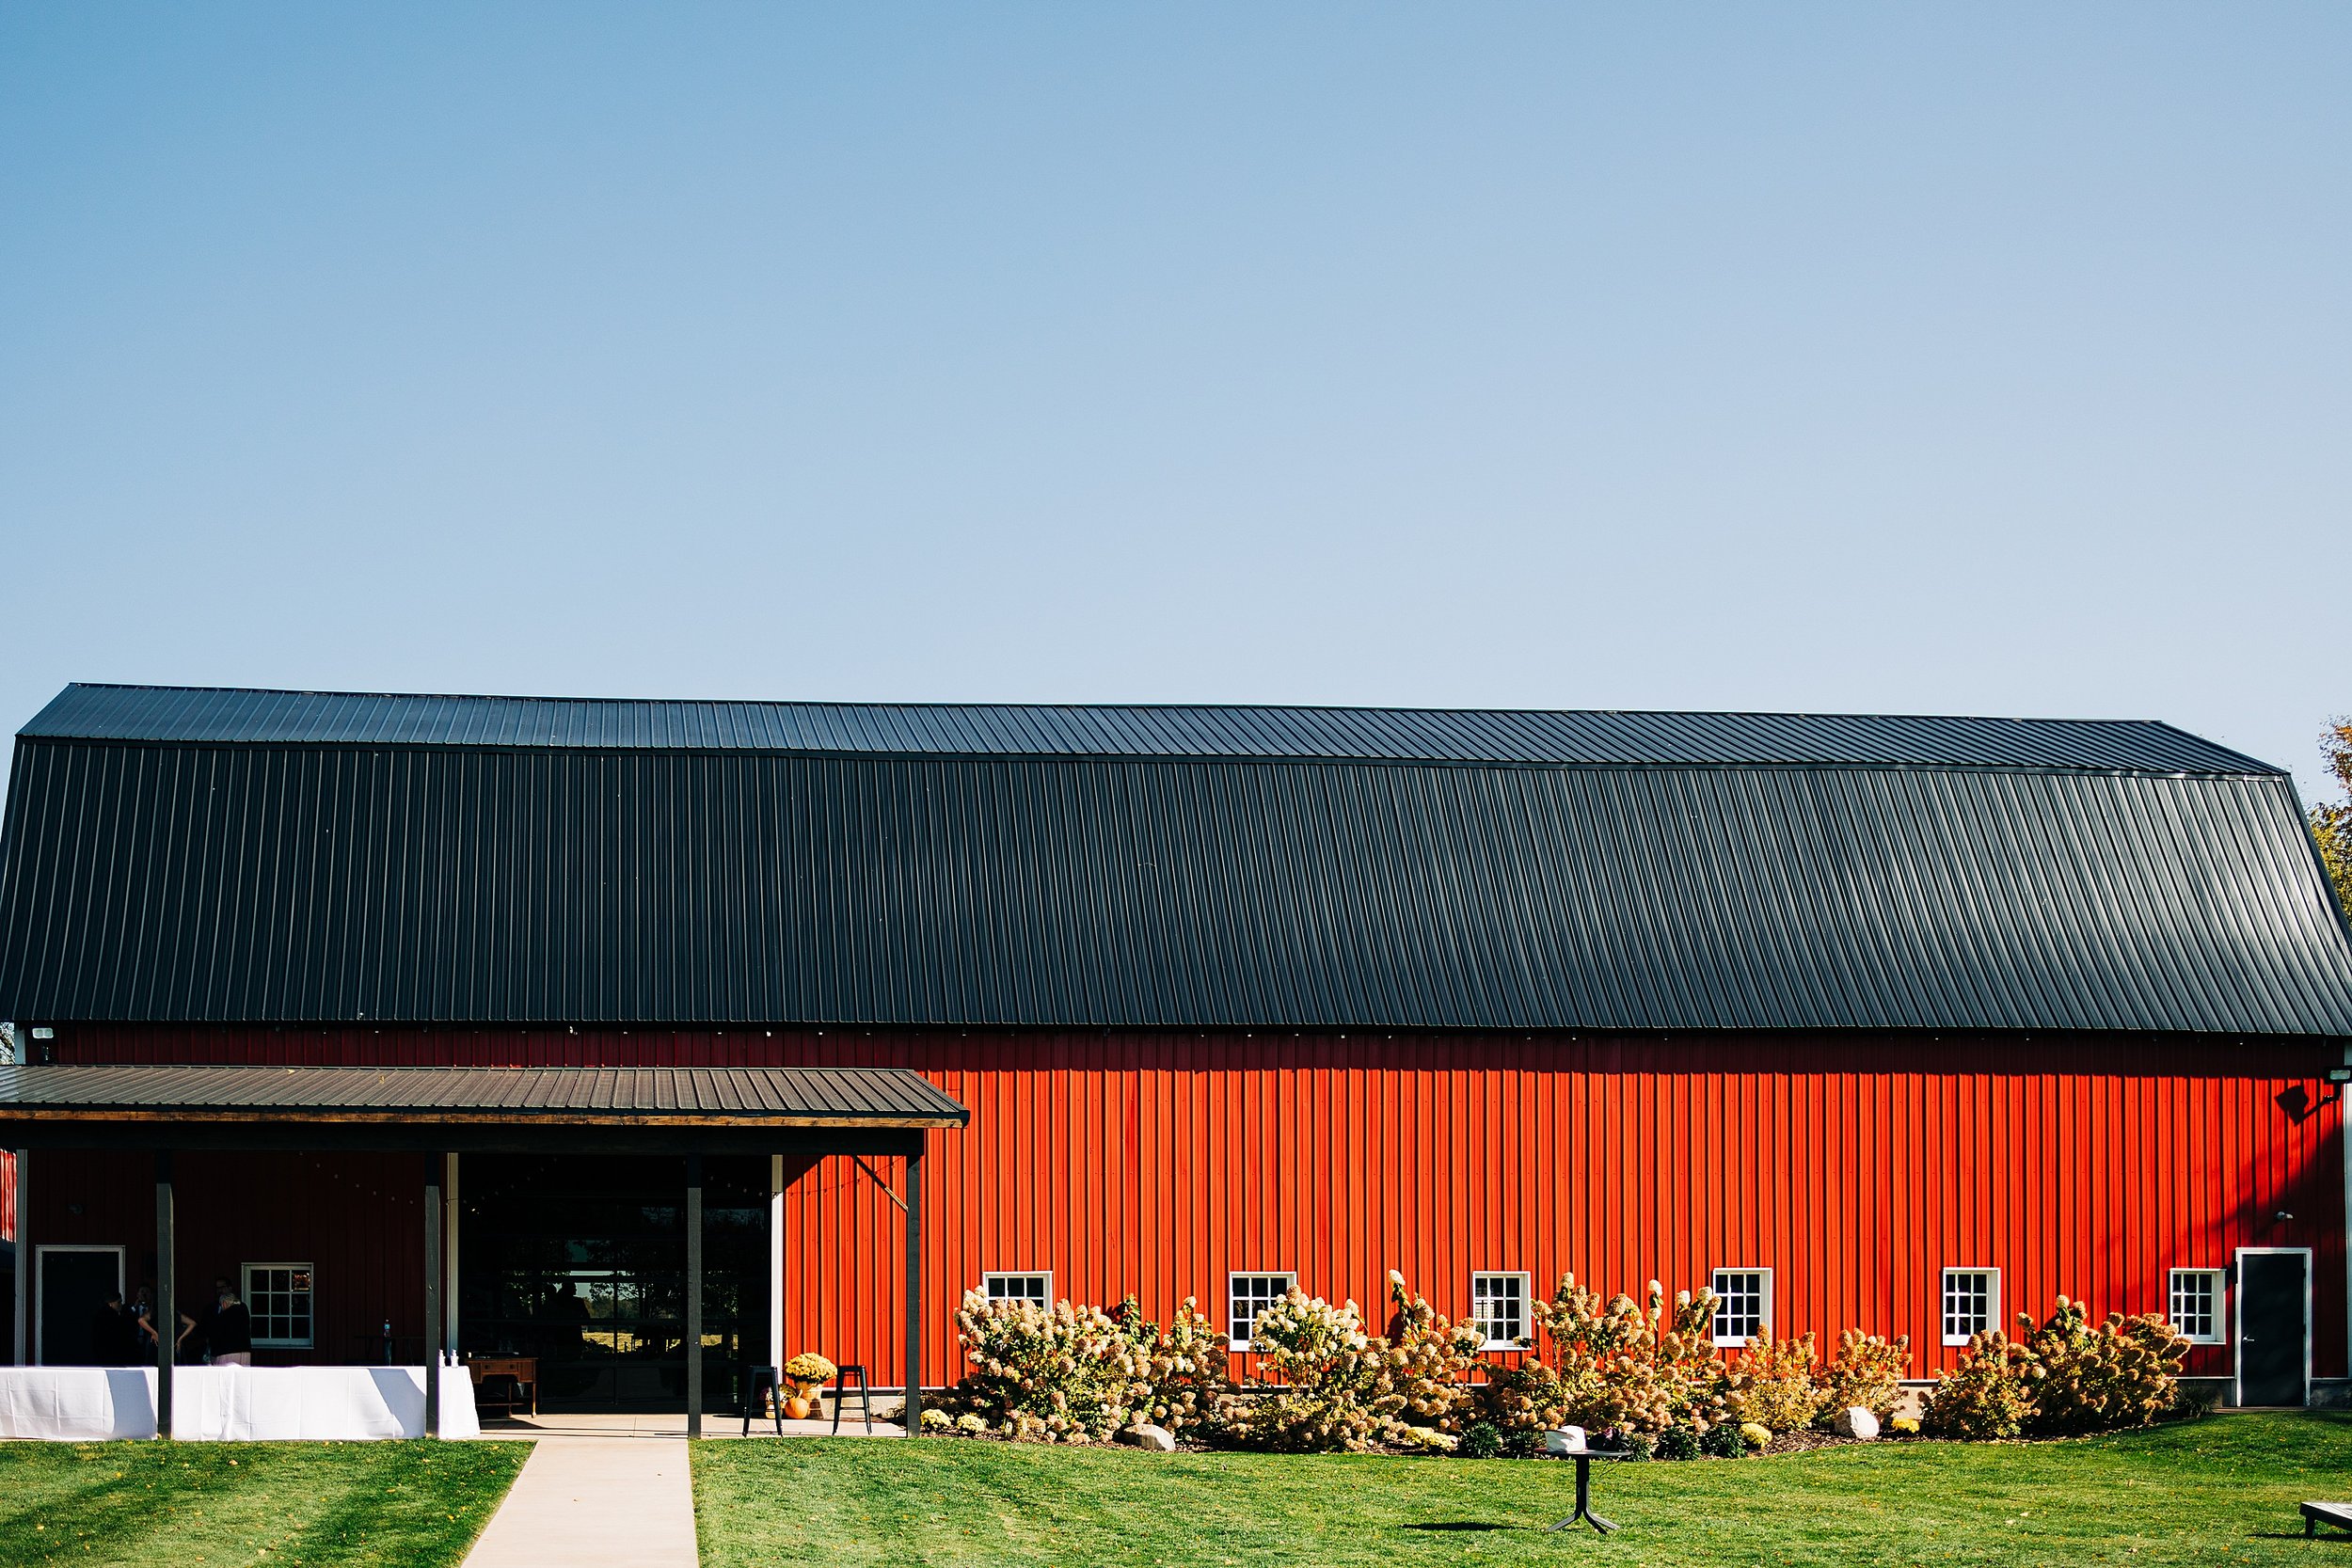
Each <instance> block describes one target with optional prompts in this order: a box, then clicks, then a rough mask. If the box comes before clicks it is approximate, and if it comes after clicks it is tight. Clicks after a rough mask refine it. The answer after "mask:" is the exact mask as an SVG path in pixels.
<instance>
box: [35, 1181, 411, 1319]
mask: <svg viewBox="0 0 2352 1568" xmlns="http://www.w3.org/2000/svg"><path fill="white" fill-rule="evenodd" d="M31 1158H32V1161H33V1165H34V1171H35V1176H34V1180H33V1181H32V1183H31V1189H32V1195H33V1202H32V1205H31V1207H32V1210H33V1212H32V1216H31V1226H30V1228H31V1230H32V1237H31V1241H32V1243H33V1245H34V1246H52V1245H56V1244H59V1243H93V1244H97V1245H103V1246H119V1247H121V1248H122V1249H123V1259H122V1261H123V1274H124V1276H125V1279H126V1282H127V1284H128V1286H129V1287H130V1288H131V1289H132V1290H136V1289H137V1288H138V1286H139V1285H141V1284H142V1283H146V1284H152V1283H153V1282H154V1279H155V1166H154V1162H153V1161H152V1160H151V1159H150V1158H148V1157H147V1156H146V1155H144V1154H130V1155H124V1154H113V1153H106V1154H101V1153H95V1152H87V1151H84V1150H80V1149H44V1150H40V1151H38V1152H36V1153H35V1154H33V1155H32V1157H31ZM424 1168H425V1166H424V1160H423V1157H422V1156H420V1155H413V1154H410V1155H395V1154H230V1153H204V1152H187V1151H183V1152H180V1153H178V1154H175V1155H174V1156H173V1158H172V1196H173V1229H174V1232H175V1243H174V1245H175V1252H176V1260H177V1263H178V1268H177V1270H176V1271H175V1272H176V1280H175V1283H174V1286H173V1291H174V1296H175V1298H176V1304H177V1306H178V1307H179V1308H180V1310H182V1311H183V1312H186V1313H188V1314H189V1315H190V1316H194V1315H196V1313H197V1311H198V1309H199V1307H203V1306H205V1305H207V1304H208V1303H209V1301H210V1299H211V1291H212V1286H213V1280H214V1278H215V1276H226V1277H228V1278H230V1279H232V1280H233V1279H235V1278H236V1277H237V1270H238V1267H239V1265H241V1264H245V1263H264V1262H280V1263H282V1262H304V1263H310V1264H311V1265H312V1266H313V1267H314V1269H315V1270H316V1277H317V1280H318V1291H317V1294H316V1297H315V1299H314V1301H313V1303H312V1310H313V1312H314V1314H315V1318H316V1322H315V1324H314V1327H313V1331H312V1332H313V1338H314V1339H315V1341H316V1344H315V1348H313V1349H311V1350H309V1351H280V1350H256V1351H255V1352H254V1353H253V1360H254V1364H255V1365H256V1366H285V1365H294V1364H296V1363H303V1362H341V1363H360V1362H375V1361H380V1360H381V1359H382V1354H381V1352H380V1350H379V1349H378V1348H377V1347H378V1346H379V1345H380V1343H381V1340H382V1332H383V1327H384V1324H385V1323H386V1322H387V1321H389V1322H390V1323H391V1325H392V1333H393V1336H394V1340H395V1345H394V1348H395V1351H396V1353H397V1354H400V1355H401V1356H402V1357H403V1358H404V1359H407V1360H420V1359H421V1358H422V1356H423V1354H424V1352H423V1343H424V1339H423V1336H424V1321H423V1311H424V1266H423V1259H424V1211H423V1207H422V1201H423V1192H422V1188H423V1182H424Z"/></svg>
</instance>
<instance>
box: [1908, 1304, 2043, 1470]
mask: <svg viewBox="0 0 2352 1568" xmlns="http://www.w3.org/2000/svg"><path fill="white" fill-rule="evenodd" d="M2027 1364H2028V1357H2027V1354H2026V1348H2025V1347H2024V1346H2023V1345H2020V1344H2018V1343H2016V1342H2015V1341H2013V1340H2012V1339H2010V1337H2009V1336H2008V1335H2006V1334H2003V1333H2002V1332H2001V1331H2000V1330H1999V1329H1985V1330H1983V1331H1982V1332H1980V1333H1978V1334H1975V1335H1972V1336H1971V1337H1970V1338H1969V1340H1968V1348H1967V1349H1966V1350H1964V1351H1963V1352H1961V1354H1960V1364H1959V1365H1958V1366H1956V1367H1954V1368H1953V1369H1952V1370H1950V1371H1948V1372H1946V1373H1945V1374H1944V1376H1943V1378H1942V1379H1941V1380H1940V1381H1939V1382H1938V1383H1937V1384H1936V1386H1935V1387H1934V1388H1933V1389H1931V1391H1930V1392H1929V1393H1928V1395H1927V1402H1926V1408H1925V1409H1924V1411H1923V1412H1922V1413H1921V1415H1920V1418H1919V1430H1920V1431H1921V1432H1923V1433H1926V1434H1927V1435H1928V1436H1930V1437H1957V1438H1960V1439H1962V1440H1963V1441H1966V1442H1976V1443H1981V1442H1991V1441H1994V1440H1997V1439H2000V1438H2005V1437H2015V1436H2017V1435H2019V1434H2020V1433H2023V1432H2024V1431H2025V1429H2026V1418H2028V1417H2030V1416H2031V1415H2032V1414H2033V1395H2032V1393H2031V1392H2030V1390H2029V1388H2028V1386H2027V1380H2026V1366H2027Z"/></svg>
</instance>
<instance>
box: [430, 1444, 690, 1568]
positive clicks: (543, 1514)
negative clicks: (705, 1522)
mask: <svg viewBox="0 0 2352 1568" xmlns="http://www.w3.org/2000/svg"><path fill="white" fill-rule="evenodd" d="M465 1568H696V1563H695V1555H694V1490H693V1483H692V1480H691V1474H690V1472H689V1471H688V1468H687V1463H686V1443H685V1440H684V1439H683V1438H673V1437H653V1436H642V1437H641V1436H612V1437H552V1436H548V1437H541V1438H539V1439H538V1440H537V1441H536V1442H534V1443H532V1446H531V1461H530V1463H529V1464H527V1465H524V1466H523V1471H522V1474H521V1475H519V1476H517V1477H516V1478H515V1486H514V1490H512V1491H510V1492H508V1493H507V1494H506V1500H505V1501H504V1502H502V1503H501V1504H500V1505H499V1511H498V1513H495V1514H493V1515H491V1517H490V1526H489V1528H487V1529H485V1530H484V1531H483V1532H482V1539H481V1540H480V1541H477V1542H475V1543H474V1548H473V1551H472V1552H471V1553H469V1555H468V1556H467V1558H466V1563H465Z"/></svg>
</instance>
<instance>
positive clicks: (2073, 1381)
mask: <svg viewBox="0 0 2352 1568" xmlns="http://www.w3.org/2000/svg"><path fill="white" fill-rule="evenodd" d="M2018 1323H2019V1324H2020V1326H2023V1327H2026V1328H2029V1329H2031V1333H2030V1334H2029V1335H2028V1336H2027V1338H2026V1352H2027V1354H2029V1355H2030V1356H2031V1357H2032V1366H2031V1370H2030V1371H2029V1372H2028V1374H2027V1375H2028V1379H2029V1381H2030V1383H2031V1385H2032V1392H2033V1402H2034V1413H2033V1416H2032V1417H2031V1418H2030V1419H2028V1421H2027V1422H2026V1431H2027V1432H2029V1433H2034V1434H2035V1435H2038V1436H2051V1437H2065V1436H2073V1435H2075V1434H2077V1433H2087V1432H2113V1431H2116V1430H2118V1429H2119V1428H2122V1427H2144V1426H2150V1425H2153V1423H2154V1422H2155V1420H2156V1418H2158V1417H2159V1416H2162V1415H2164V1414H2165V1413H2166V1412H2167V1411H2168V1410H2169V1409H2171V1408H2172V1407H2173V1406H2174V1404H2175V1403H2176V1402H2177V1392H2176V1390H2177V1387H2178V1379H2179V1376H2180V1370H2181V1364H2182V1362H2183V1361H2184V1360H2185V1359H2186V1357H2187V1355H2188V1341H2187V1340H2186V1339H2185V1338H2182V1337H2181V1334H2180V1331H2179V1330H2177V1329H2175V1328H2174V1327H2173V1326H2172V1325H2171V1324H2170V1323H2167V1322H2165V1321H2164V1320H2163V1319H2162V1318H2159V1317H2156V1316H2154V1315H2153V1314H2148V1313H2143V1314H2141V1315H2139V1316H2137V1317H2131V1318H2127V1317H2125V1316H2123V1314H2122V1313H2121V1312H2110V1313H2108V1314H2107V1317H2106V1321H2105V1322H2104V1323H2099V1324H2098V1325H2096V1326H2095V1327H2094V1326H2092V1324H2091V1323H2090V1317H2089V1314H2087V1313H2086V1312H2085V1311H2084V1310H2083V1307H2082V1304H2081V1303H2080V1302H2077V1301H2070V1300H2068V1299H2067V1298H2066V1297H2064V1296H2060V1297H2058V1305H2057V1307H2056V1308H2055V1309H2054V1310H2053V1311H2052V1312H2051V1314H2050V1316H2049V1317H2048V1318H2047V1319H2046V1320H2044V1321H2043V1322H2042V1324H2041V1325H2040V1326H2039V1327H2034V1326H2033V1320H2032V1319H2031V1318H2028V1317H2025V1316H2023V1315H2022V1314H2021V1315H2020V1316H2019V1319H2018Z"/></svg>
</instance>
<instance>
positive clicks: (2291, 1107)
mask: <svg viewBox="0 0 2352 1568" xmlns="http://www.w3.org/2000/svg"><path fill="white" fill-rule="evenodd" d="M2346 1084H2352V1067H2331V1068H2329V1069H2328V1092H2327V1093H2326V1094H2323V1095H2321V1096H2320V1097H2319V1098H2318V1099H2317V1100H2313V1099H2312V1095H2311V1091H2310V1090H2309V1089H2306V1088H2305V1087H2304V1086H2303V1085H2300V1084H2289V1085H2287V1086H2286V1087H2285V1088H2283V1089H2280V1091H2279V1092H2278V1093H2277V1094H2275V1095H2273V1096H2272V1097H2271V1102H2272V1103H2273V1104H2275V1105H2277V1106H2278V1107H2279V1109H2280V1110H2281V1111H2284V1112H2285V1113H2286V1114H2287V1119H2288V1120H2289V1121H2291V1122H2293V1123H2295V1124H2296V1126H2297V1127H2300V1126H2302V1125H2303V1123H2304V1122H2306V1121H2308V1120H2310V1119H2311V1117H2312V1114H2313V1113H2314V1112H2316V1111H2318V1110H2319V1108H2320V1107H2321V1106H2323V1105H2333V1104H2334V1103H2335V1102H2336V1101H2339V1100H2342V1099H2343V1098H2344V1085H2346Z"/></svg>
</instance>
